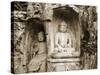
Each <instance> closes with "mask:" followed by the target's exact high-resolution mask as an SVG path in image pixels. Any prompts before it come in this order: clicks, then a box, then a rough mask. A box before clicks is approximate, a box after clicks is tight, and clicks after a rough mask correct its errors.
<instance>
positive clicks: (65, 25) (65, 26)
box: [59, 23, 67, 32]
mask: <svg viewBox="0 0 100 75" xmlns="http://www.w3.org/2000/svg"><path fill="white" fill-rule="evenodd" d="M59 30H60V32H66V31H67V24H66V23H61V24H60V26H59Z"/></svg>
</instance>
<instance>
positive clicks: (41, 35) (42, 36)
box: [38, 32, 44, 41]
mask: <svg viewBox="0 0 100 75" xmlns="http://www.w3.org/2000/svg"><path fill="white" fill-rule="evenodd" d="M38 41H44V32H39V33H38Z"/></svg>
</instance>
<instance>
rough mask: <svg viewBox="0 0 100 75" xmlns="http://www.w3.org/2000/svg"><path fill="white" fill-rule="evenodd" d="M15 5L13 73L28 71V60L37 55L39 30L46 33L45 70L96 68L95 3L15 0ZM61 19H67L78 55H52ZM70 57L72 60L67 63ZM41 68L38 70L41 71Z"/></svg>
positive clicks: (12, 11)
mask: <svg viewBox="0 0 100 75" xmlns="http://www.w3.org/2000/svg"><path fill="white" fill-rule="evenodd" d="M12 7H13V8H12V10H11V13H12V14H11V16H12V17H11V20H12V22H11V24H12V25H11V26H12V27H11V45H12V47H11V55H12V72H13V73H27V72H29V70H28V64H29V63H30V61H31V60H32V59H33V58H35V55H36V53H35V50H34V48H35V47H36V45H35V44H36V43H37V42H38V37H37V35H38V33H39V32H40V31H43V32H44V33H45V37H46V39H45V40H46V48H47V50H46V51H47V53H46V54H47V61H46V64H45V65H46V67H47V68H46V71H62V70H65V71H67V70H77V69H94V68H96V67H97V62H96V61H97V12H96V7H95V6H78V5H75V6H74V5H73V6H70V5H62V4H47V3H32V2H29V3H28V2H12ZM76 10H77V11H76ZM62 21H65V22H66V23H68V32H69V33H70V35H71V38H72V39H73V41H72V43H73V44H72V45H73V47H74V48H75V52H77V54H78V58H76V59H74V57H73V58H71V59H70V58H69V59H68V58H67V57H66V58H64V59H52V58H51V56H50V55H51V54H52V53H53V51H54V44H55V43H54V41H55V39H54V37H55V34H56V32H58V25H59V24H60V23H61V22H62ZM37 60H40V59H37ZM94 60H95V61H94ZM69 61H71V63H68V62H69ZM76 61H77V63H76ZM90 61H91V62H90ZM59 62H60V63H59ZM74 62H75V63H74ZM89 62H90V63H89ZM41 63H42V61H41ZM64 66H65V67H64ZM60 67H61V68H60ZM39 69H40V68H39ZM39 69H38V70H39ZM38 70H37V71H35V72H39V71H38ZM33 72H34V71H33Z"/></svg>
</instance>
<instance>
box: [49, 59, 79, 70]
mask: <svg viewBox="0 0 100 75" xmlns="http://www.w3.org/2000/svg"><path fill="white" fill-rule="evenodd" d="M47 61H48V63H47V65H48V68H47V71H48V72H53V71H55V72H57V71H68V70H79V69H80V63H79V61H80V59H79V58H66V59H51V58H50V59H48V60H47Z"/></svg>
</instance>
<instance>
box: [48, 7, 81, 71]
mask: <svg viewBox="0 0 100 75" xmlns="http://www.w3.org/2000/svg"><path fill="white" fill-rule="evenodd" d="M61 23H63V25H67V33H68V35H66V34H67V33H62V32H59V25H60V24H61ZM47 28H48V29H49V30H50V31H48V38H47V39H48V42H47V43H48V58H47V71H67V70H78V69H80V67H81V66H80V26H79V19H78V13H77V12H76V11H75V10H74V9H73V8H72V7H70V6H61V7H56V8H53V18H52V21H51V23H50V26H49V27H47ZM57 33H59V35H58V37H57V38H55V36H56V34H57ZM64 34H65V35H64ZM69 36H70V43H71V44H70V46H68V47H60V48H58V47H56V46H55V45H56V43H55V42H56V41H57V39H59V38H62V39H61V40H60V42H62V41H63V42H65V41H66V40H65V41H64V39H67V38H68V37H69ZM66 45H67V44H66Z"/></svg>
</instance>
